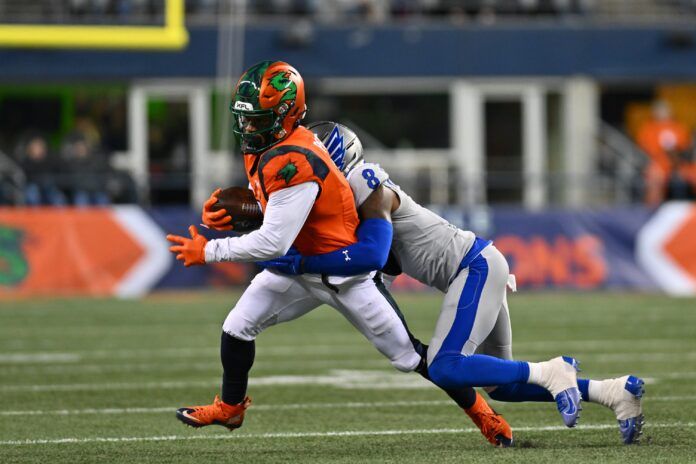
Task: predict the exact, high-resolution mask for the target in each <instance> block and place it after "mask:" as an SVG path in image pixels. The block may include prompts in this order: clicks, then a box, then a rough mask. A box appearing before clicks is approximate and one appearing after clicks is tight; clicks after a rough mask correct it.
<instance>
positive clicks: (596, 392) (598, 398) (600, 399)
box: [587, 380, 609, 407]
mask: <svg viewBox="0 0 696 464" xmlns="http://www.w3.org/2000/svg"><path fill="white" fill-rule="evenodd" d="M587 396H588V399H589V400H590V402H591V403H598V404H601V405H604V406H607V407H609V405H608V404H607V401H606V399H605V398H604V396H605V395H604V382H602V381H601V380H590V384H589V385H588V386H587Z"/></svg>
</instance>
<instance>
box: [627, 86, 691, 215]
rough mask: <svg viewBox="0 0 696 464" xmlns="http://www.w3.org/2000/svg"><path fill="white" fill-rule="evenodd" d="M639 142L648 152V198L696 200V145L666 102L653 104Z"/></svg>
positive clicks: (655, 200)
mask: <svg viewBox="0 0 696 464" xmlns="http://www.w3.org/2000/svg"><path fill="white" fill-rule="evenodd" d="M636 139H637V140H636V142H637V143H638V145H639V146H640V148H641V149H642V150H643V151H644V152H645V153H646V154H647V155H648V163H647V167H646V169H645V173H644V174H645V200H646V202H647V203H648V204H649V205H653V206H654V205H658V204H660V203H662V202H663V201H666V200H696V146H694V138H693V136H692V134H691V132H690V130H689V128H688V127H687V125H686V124H684V123H683V122H680V121H678V120H676V119H675V118H674V117H673V115H672V111H671V109H670V107H669V105H668V104H667V102H665V101H661V100H658V101H656V102H655V103H654V104H653V108H652V116H651V118H650V119H649V120H648V121H646V122H644V123H643V124H642V125H641V126H640V128H639V129H638V133H637V137H636Z"/></svg>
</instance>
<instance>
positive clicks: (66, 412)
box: [0, 395, 696, 417]
mask: <svg viewBox="0 0 696 464" xmlns="http://www.w3.org/2000/svg"><path fill="white" fill-rule="evenodd" d="M489 401H492V402H495V403H502V404H504V402H499V401H495V400H490V399H489ZM644 401H645V402H647V403H652V402H678V401H696V395H691V396H656V397H650V396H648V397H646V398H645V399H644ZM535 404H538V403H534V402H527V403H515V406H516V407H519V406H521V405H535ZM414 406H453V407H454V406H455V404H454V403H453V402H452V401H450V400H432V401H374V402H348V401H346V402H344V403H294V404H259V405H252V409H253V411H288V410H303V409H360V408H390V407H414ZM179 407H181V405H179V406H166V407H158V408H86V409H52V410H40V409H39V410H37V409H34V410H26V411H0V417H2V416H80V415H96V414H106V415H114V414H116V415H118V414H159V413H168V414H170V413H173V412H174V411H175V410H176V409H177V408H179Z"/></svg>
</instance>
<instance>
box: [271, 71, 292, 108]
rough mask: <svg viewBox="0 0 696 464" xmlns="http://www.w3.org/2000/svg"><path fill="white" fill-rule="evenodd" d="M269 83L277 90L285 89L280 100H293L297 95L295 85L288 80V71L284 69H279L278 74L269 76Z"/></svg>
mask: <svg viewBox="0 0 696 464" xmlns="http://www.w3.org/2000/svg"><path fill="white" fill-rule="evenodd" d="M269 83H270V84H271V85H272V86H273V88H274V89H276V90H277V91H278V92H283V91H286V92H285V93H284V94H283V97H282V98H281V99H280V101H285V100H294V99H295V97H296V96H297V85H296V84H295V83H294V82H293V81H291V80H290V73H289V72H286V71H281V72H279V73H278V74H276V75H274V76H273V77H271V80H270V81H269Z"/></svg>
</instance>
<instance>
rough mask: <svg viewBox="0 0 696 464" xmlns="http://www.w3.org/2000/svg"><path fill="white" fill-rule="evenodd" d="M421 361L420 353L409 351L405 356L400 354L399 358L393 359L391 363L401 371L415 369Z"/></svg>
mask: <svg viewBox="0 0 696 464" xmlns="http://www.w3.org/2000/svg"><path fill="white" fill-rule="evenodd" d="M420 362H421V357H420V356H418V353H416V352H412V353H407V354H405V355H403V356H400V357H399V358H397V359H392V360H391V364H392V366H394V367H395V368H396V369H397V370H399V371H401V372H412V371H415V370H416V368H418V365H419V364H420Z"/></svg>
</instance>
